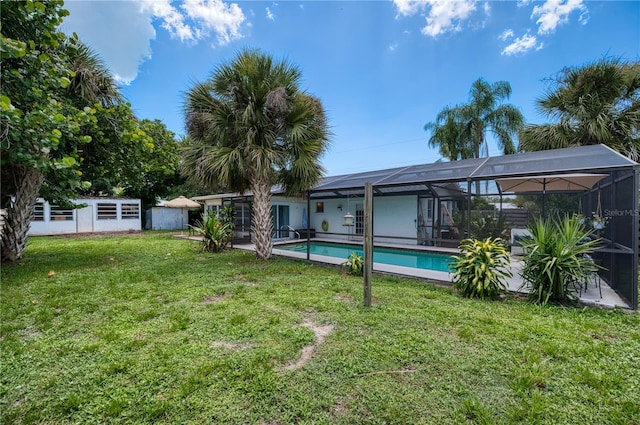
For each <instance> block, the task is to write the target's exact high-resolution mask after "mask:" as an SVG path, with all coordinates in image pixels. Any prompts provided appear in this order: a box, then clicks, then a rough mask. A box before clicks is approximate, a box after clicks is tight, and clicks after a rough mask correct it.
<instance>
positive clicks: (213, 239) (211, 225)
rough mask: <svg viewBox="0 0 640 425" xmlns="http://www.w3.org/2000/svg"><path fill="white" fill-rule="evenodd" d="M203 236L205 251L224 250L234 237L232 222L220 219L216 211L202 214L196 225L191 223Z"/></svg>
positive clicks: (195, 230) (202, 244) (203, 248)
mask: <svg viewBox="0 0 640 425" xmlns="http://www.w3.org/2000/svg"><path fill="white" fill-rule="evenodd" d="M189 226H190V227H191V228H192V229H193V231H194V232H195V233H196V234H197V235H199V236H200V237H201V238H202V242H201V245H200V246H201V248H202V250H203V251H205V252H220V251H222V250H224V249H225V248H226V247H227V245H228V244H229V242H231V238H232V237H233V228H232V226H231V224H229V223H225V222H224V221H222V220H220V219H219V218H218V217H217V216H216V213H215V212H214V211H209V212H208V213H206V214H202V219H201V220H199V221H197V222H196V224H195V225H194V226H191V225H189Z"/></svg>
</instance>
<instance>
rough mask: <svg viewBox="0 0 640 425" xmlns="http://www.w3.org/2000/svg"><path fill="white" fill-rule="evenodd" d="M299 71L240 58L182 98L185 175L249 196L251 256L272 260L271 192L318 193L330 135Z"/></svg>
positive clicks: (246, 55) (253, 56)
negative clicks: (314, 188)
mask: <svg viewBox="0 0 640 425" xmlns="http://www.w3.org/2000/svg"><path fill="white" fill-rule="evenodd" d="M300 78H301V75H300V71H299V70H298V69H297V68H296V67H295V66H293V65H291V64H289V63H288V62H287V61H285V60H282V61H278V62H276V61H274V59H273V58H272V57H271V56H269V55H267V54H264V53H262V52H260V51H258V50H251V49H249V50H244V51H242V52H240V53H239V54H238V55H237V56H236V57H235V58H234V59H233V60H232V61H231V62H230V63H228V64H224V65H222V66H220V67H218V68H217V69H216V70H215V71H214V73H213V74H212V76H211V77H210V78H209V79H208V80H206V81H205V82H201V83H196V84H194V85H193V87H191V88H190V89H189V90H188V91H187V93H186V100H185V105H184V108H185V116H186V127H187V134H188V138H187V139H186V140H185V145H184V147H183V149H182V153H183V158H182V167H181V169H182V172H183V174H184V175H186V176H187V177H188V178H189V179H190V180H192V181H194V182H198V183H200V184H203V185H215V184H219V185H223V186H225V187H226V188H227V189H229V190H234V191H237V192H240V193H244V192H245V191H246V190H251V192H252V194H253V204H254V208H253V216H252V222H251V227H252V231H253V235H254V238H255V246H256V255H257V257H258V258H261V259H268V258H270V256H271V249H272V247H273V240H272V235H271V231H272V227H273V224H272V222H271V188H272V186H273V185H275V184H281V185H282V187H283V189H284V190H285V192H286V193H287V194H289V195H295V194H301V193H303V192H304V191H306V190H308V189H309V188H311V187H312V186H313V185H315V184H316V183H317V182H318V181H319V179H320V178H321V177H322V175H323V173H324V170H323V168H322V167H321V166H320V165H319V158H320V156H321V155H322V154H323V153H324V151H325V150H326V148H327V144H328V137H329V130H328V125H327V121H326V117H325V112H324V109H323V107H322V104H321V103H320V101H319V100H318V99H317V98H315V97H313V96H310V95H308V94H306V93H304V92H302V91H301V90H300V88H299V83H300Z"/></svg>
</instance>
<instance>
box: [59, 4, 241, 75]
mask: <svg viewBox="0 0 640 425" xmlns="http://www.w3.org/2000/svg"><path fill="white" fill-rule="evenodd" d="M179 4H180V7H179V8H177V7H174V6H172V4H171V0H132V1H87V0H83V1H67V2H66V3H65V8H66V9H68V10H69V11H70V13H71V15H70V16H68V17H67V18H66V19H65V20H64V23H63V26H62V29H63V30H64V31H65V32H67V33H71V32H76V33H77V34H78V36H79V37H80V39H81V40H83V41H84V42H85V43H87V44H88V45H90V46H91V47H92V48H93V49H94V50H95V51H96V52H98V53H99V54H100V56H101V57H102V58H103V59H104V61H105V62H106V63H107V64H108V65H109V67H110V68H111V72H112V73H113V75H114V76H115V78H116V79H117V81H119V82H121V83H124V84H129V83H131V81H133V80H134V79H135V78H136V76H137V75H138V68H139V66H140V65H141V64H142V63H143V62H144V61H145V60H148V59H149V58H151V54H152V51H151V40H155V38H156V30H155V28H154V26H153V23H154V22H157V23H158V24H159V26H160V27H161V28H163V29H164V30H166V31H167V32H168V33H169V34H170V35H171V36H172V37H174V38H177V39H179V40H180V41H182V42H189V43H196V42H198V41H199V40H204V39H207V38H209V37H210V36H213V37H215V39H216V42H217V43H218V44H226V43H229V42H231V41H232V40H235V39H239V38H242V33H241V31H240V30H241V26H242V24H243V23H245V16H244V14H243V12H242V9H241V8H240V7H239V6H238V5H237V4H235V3H226V2H223V1H222V0H184V2H182V3H179Z"/></svg>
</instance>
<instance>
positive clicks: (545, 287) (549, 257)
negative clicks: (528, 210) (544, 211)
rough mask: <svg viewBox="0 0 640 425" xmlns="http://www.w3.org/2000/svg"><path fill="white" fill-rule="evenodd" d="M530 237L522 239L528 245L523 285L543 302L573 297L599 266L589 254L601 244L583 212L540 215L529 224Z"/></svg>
mask: <svg viewBox="0 0 640 425" xmlns="http://www.w3.org/2000/svg"><path fill="white" fill-rule="evenodd" d="M529 232H530V233H531V237H530V238H523V239H521V241H520V244H521V245H522V248H523V249H524V252H525V254H524V258H523V260H524V267H523V269H522V272H521V273H522V278H523V279H524V282H523V287H524V286H527V285H528V286H529V287H530V292H529V298H530V299H531V300H532V301H534V302H536V303H539V304H546V303H547V302H549V300H571V299H573V298H574V296H573V289H574V287H575V286H576V285H580V284H581V283H582V282H584V281H585V280H586V279H587V278H588V277H589V275H590V274H592V273H594V272H596V271H597V266H596V265H595V263H594V262H593V260H592V259H591V258H590V256H589V254H591V253H593V251H594V250H595V249H596V248H597V247H598V243H599V240H598V239H592V238H591V236H592V235H593V233H594V230H593V229H588V228H587V227H586V226H585V224H584V220H582V219H581V217H580V216H579V215H574V216H571V217H570V216H568V215H565V216H564V217H563V218H551V219H546V220H545V219H541V218H540V219H537V220H536V221H535V222H534V223H533V224H532V225H531V226H529Z"/></svg>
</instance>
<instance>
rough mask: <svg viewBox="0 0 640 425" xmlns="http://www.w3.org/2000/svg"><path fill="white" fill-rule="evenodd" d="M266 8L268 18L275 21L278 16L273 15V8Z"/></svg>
mask: <svg viewBox="0 0 640 425" xmlns="http://www.w3.org/2000/svg"><path fill="white" fill-rule="evenodd" d="M266 10H267V19H271V20H272V21H275V19H276V17H275V16H273V13H272V12H271V9H269V8H268V7H267V8H266Z"/></svg>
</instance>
